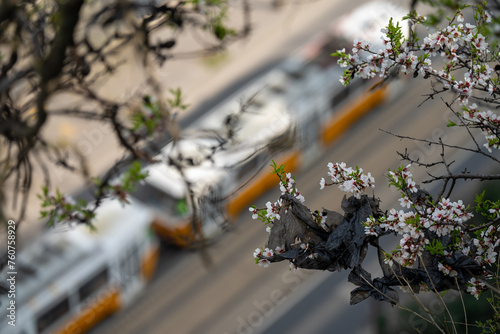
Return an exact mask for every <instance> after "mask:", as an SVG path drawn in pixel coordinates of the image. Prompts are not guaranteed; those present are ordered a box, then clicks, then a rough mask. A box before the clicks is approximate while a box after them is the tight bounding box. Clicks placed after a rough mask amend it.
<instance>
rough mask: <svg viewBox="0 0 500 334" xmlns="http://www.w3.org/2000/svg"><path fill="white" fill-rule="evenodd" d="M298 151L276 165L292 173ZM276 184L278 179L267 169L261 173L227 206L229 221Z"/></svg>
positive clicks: (297, 159) (297, 158)
mask: <svg viewBox="0 0 500 334" xmlns="http://www.w3.org/2000/svg"><path fill="white" fill-rule="evenodd" d="M299 156H300V153H299V151H292V152H290V153H288V154H286V155H285V156H284V157H282V158H281V159H278V161H277V164H278V165H284V166H285V169H286V171H287V172H292V171H294V170H295V169H296V168H297V167H298V164H299ZM277 183H278V177H277V176H276V175H275V174H273V173H270V172H269V170H268V169H265V170H263V171H261V173H260V174H259V175H257V176H256V177H255V178H254V179H253V180H252V181H251V182H250V183H249V184H248V185H247V186H246V187H244V188H243V190H241V191H240V192H239V193H238V194H236V196H235V197H234V198H233V199H231V200H230V201H229V202H228V204H227V206H226V210H227V214H228V216H229V217H230V219H231V220H234V219H236V217H237V216H238V214H239V213H240V212H241V211H242V210H243V209H245V208H247V207H248V206H249V205H250V204H251V203H252V202H253V201H254V200H256V199H257V198H258V197H259V196H260V195H262V194H263V193H265V192H266V191H268V190H269V189H271V188H272V187H273V186H274V185H276V184H277Z"/></svg>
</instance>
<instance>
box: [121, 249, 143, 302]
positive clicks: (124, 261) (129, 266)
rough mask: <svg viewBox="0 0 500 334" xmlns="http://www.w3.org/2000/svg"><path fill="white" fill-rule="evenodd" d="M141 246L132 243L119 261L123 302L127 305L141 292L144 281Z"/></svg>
mask: <svg viewBox="0 0 500 334" xmlns="http://www.w3.org/2000/svg"><path fill="white" fill-rule="evenodd" d="M139 266H140V263H139V247H138V246H137V245H136V244H131V245H130V246H129V247H128V248H127V249H126V250H125V251H124V252H122V253H121V254H120V259H119V263H118V271H119V281H120V288H121V292H122V300H123V304H124V305H127V304H128V303H129V302H130V301H131V300H133V299H134V297H135V296H136V295H137V294H138V293H139V292H140V289H141V288H142V285H143V282H141V280H140V273H139Z"/></svg>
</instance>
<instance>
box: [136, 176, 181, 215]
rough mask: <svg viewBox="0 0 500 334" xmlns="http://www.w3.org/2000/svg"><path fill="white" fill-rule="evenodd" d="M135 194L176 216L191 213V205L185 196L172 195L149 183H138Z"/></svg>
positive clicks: (140, 199) (147, 202) (144, 201)
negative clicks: (176, 196) (187, 202)
mask: <svg viewBox="0 0 500 334" xmlns="http://www.w3.org/2000/svg"><path fill="white" fill-rule="evenodd" d="M133 196H134V197H135V198H137V199H138V200H139V201H141V202H143V203H146V204H149V205H152V206H154V207H155V208H156V209H158V210H160V211H162V212H166V213H168V214H170V215H173V216H174V217H175V216H177V217H185V216H186V215H187V214H189V206H187V205H186V199H185V198H175V197H173V196H170V195H169V194H167V193H166V192H164V191H161V190H159V189H158V188H156V187H155V186H153V185H151V184H149V183H146V184H142V185H141V184H140V185H137V187H136V191H135V192H134V193H133Z"/></svg>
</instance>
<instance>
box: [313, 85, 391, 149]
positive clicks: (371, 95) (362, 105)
mask: <svg viewBox="0 0 500 334" xmlns="http://www.w3.org/2000/svg"><path fill="white" fill-rule="evenodd" d="M366 94H367V96H366V97H365V98H363V99H360V100H358V101H356V102H353V103H350V102H348V103H349V105H348V106H347V107H345V108H343V109H341V110H339V112H338V113H336V114H335V115H334V116H333V117H332V119H331V120H330V121H329V122H328V123H327V124H326V125H325V127H324V128H323V131H322V134H321V141H322V143H323V144H324V145H330V144H331V143H332V141H334V140H335V139H337V138H338V137H339V136H340V135H341V134H342V133H344V132H345V131H346V130H347V129H348V128H349V127H350V126H351V125H352V124H354V123H355V122H356V121H357V120H359V119H360V118H361V117H362V116H363V115H365V114H366V113H367V112H368V111H370V110H371V109H372V108H374V107H376V106H377V105H379V104H380V103H382V102H383V101H384V100H385V98H386V96H387V89H386V88H380V89H376V90H375V91H373V92H367V93H366Z"/></svg>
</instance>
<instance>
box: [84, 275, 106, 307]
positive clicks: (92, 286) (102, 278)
mask: <svg viewBox="0 0 500 334" xmlns="http://www.w3.org/2000/svg"><path fill="white" fill-rule="evenodd" d="M107 282H108V270H107V268H104V269H103V270H102V271H100V272H98V273H97V275H95V276H93V277H92V278H90V279H89V280H88V281H87V282H86V283H85V284H83V285H82V286H81V287H80V289H79V290H78V296H79V297H80V301H81V302H83V301H85V300H86V299H87V298H89V297H90V296H92V295H93V294H94V293H96V292H97V291H98V290H99V289H100V288H102V287H103V286H104V285H106V283H107Z"/></svg>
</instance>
